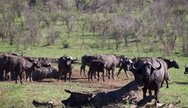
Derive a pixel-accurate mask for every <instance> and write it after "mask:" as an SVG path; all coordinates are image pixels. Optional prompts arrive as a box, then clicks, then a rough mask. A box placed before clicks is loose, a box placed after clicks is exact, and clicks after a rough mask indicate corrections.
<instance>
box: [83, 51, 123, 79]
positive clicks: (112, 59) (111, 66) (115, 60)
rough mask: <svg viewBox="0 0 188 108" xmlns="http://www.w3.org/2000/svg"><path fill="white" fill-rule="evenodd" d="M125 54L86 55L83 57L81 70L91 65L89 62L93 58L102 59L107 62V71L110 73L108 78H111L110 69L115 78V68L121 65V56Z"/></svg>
mask: <svg viewBox="0 0 188 108" xmlns="http://www.w3.org/2000/svg"><path fill="white" fill-rule="evenodd" d="M123 57H124V56H117V55H112V54H95V55H89V56H88V55H85V56H83V57H82V65H81V71H80V72H82V70H85V66H86V65H87V66H89V63H90V62H91V61H92V60H101V61H103V62H106V67H105V69H106V72H107V75H108V78H109V79H110V71H112V78H113V79H115V78H114V70H115V67H119V66H120V61H121V58H123Z"/></svg>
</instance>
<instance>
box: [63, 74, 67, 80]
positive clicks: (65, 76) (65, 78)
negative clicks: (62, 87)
mask: <svg viewBox="0 0 188 108" xmlns="http://www.w3.org/2000/svg"><path fill="white" fill-rule="evenodd" d="M64 81H65V82H66V81H67V73H65V75H64Z"/></svg>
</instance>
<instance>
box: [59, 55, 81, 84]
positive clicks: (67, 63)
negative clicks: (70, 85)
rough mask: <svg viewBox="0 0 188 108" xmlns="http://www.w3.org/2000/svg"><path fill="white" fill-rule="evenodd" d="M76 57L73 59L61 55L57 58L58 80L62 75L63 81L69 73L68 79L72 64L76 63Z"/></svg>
mask: <svg viewBox="0 0 188 108" xmlns="http://www.w3.org/2000/svg"><path fill="white" fill-rule="evenodd" d="M76 61H77V59H73V58H71V57H68V56H63V57H60V58H59V61H58V69H59V79H58V81H59V80H60V78H61V76H62V75H64V81H66V80H67V74H69V81H70V78H71V75H72V69H73V64H74V63H76Z"/></svg>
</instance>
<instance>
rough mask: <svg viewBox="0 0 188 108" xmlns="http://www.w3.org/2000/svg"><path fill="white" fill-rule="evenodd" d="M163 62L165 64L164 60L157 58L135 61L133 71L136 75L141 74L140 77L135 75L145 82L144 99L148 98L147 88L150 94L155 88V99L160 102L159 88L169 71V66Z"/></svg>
mask: <svg viewBox="0 0 188 108" xmlns="http://www.w3.org/2000/svg"><path fill="white" fill-rule="evenodd" d="M163 64H165V62H164V61H163V60H161V59H155V58H144V59H138V60H136V61H134V62H133V65H132V68H131V71H133V74H134V75H135V74H137V75H140V77H135V80H136V81H137V82H138V81H141V82H143V85H144V87H143V99H145V98H146V93H147V90H149V95H150V96H151V95H152V90H154V96H155V100H156V101H157V102H159V100H158V94H159V89H160V87H161V85H162V83H163V81H164V77H165V72H167V67H165V65H163ZM137 78H139V79H137Z"/></svg>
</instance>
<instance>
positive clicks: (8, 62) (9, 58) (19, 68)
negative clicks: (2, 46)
mask: <svg viewBox="0 0 188 108" xmlns="http://www.w3.org/2000/svg"><path fill="white" fill-rule="evenodd" d="M2 57H3V61H4V63H3V64H4V67H3V69H4V70H5V71H6V72H12V73H15V78H16V79H15V80H16V81H15V82H16V83H17V81H18V79H19V78H20V82H21V83H23V81H22V77H23V76H22V75H23V72H24V71H26V72H28V71H31V70H34V68H35V67H37V64H38V62H37V61H32V62H31V61H28V60H27V59H25V58H23V57H20V56H14V55H8V54H4V55H2Z"/></svg>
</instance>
